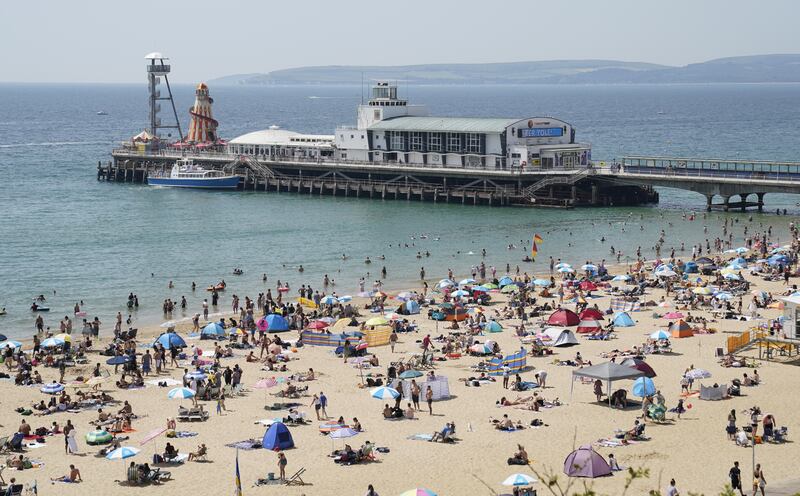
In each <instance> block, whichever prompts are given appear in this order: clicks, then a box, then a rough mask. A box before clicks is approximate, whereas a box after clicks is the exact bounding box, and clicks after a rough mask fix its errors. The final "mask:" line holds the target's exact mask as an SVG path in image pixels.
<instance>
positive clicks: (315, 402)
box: [308, 394, 322, 420]
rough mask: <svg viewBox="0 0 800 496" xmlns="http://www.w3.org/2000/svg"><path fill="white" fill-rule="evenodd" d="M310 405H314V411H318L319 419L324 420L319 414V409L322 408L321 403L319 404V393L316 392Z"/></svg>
mask: <svg viewBox="0 0 800 496" xmlns="http://www.w3.org/2000/svg"><path fill="white" fill-rule="evenodd" d="M308 406H313V407H314V413H316V414H317V420H322V419H321V418H320V416H319V409H320V405H319V396H317V395H316V394H315V395H314V397H313V398H312V399H311V404H310V405H308Z"/></svg>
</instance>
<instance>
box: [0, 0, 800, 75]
mask: <svg viewBox="0 0 800 496" xmlns="http://www.w3.org/2000/svg"><path fill="white" fill-rule="evenodd" d="M2 4H3V13H2V15H0V46H2V47H3V49H2V56H0V61H2V63H0V81H36V82H40V81H41V82H60V81H68V82H141V81H142V80H143V78H144V64H145V61H144V60H143V56H144V55H145V54H146V53H148V52H151V51H160V52H162V53H163V54H164V55H165V56H168V57H170V58H171V60H172V64H173V75H172V78H173V80H174V81H176V82H196V81H200V80H207V79H212V78H214V77H219V76H224V75H230V74H237V73H251V72H268V71H270V70H274V69H283V68H288V67H297V66H305V65H336V64H338V65H342V64H360V65H395V64H420V63H434V62H506V61H522V60H552V59H586V58H606V59H620V60H627V61H644V62H656V63H662V64H671V65H683V64H687V63H692V62H701V61H705V60H708V59H712V58H718V57H727V56H735V55H752V54H764V53H798V52H800V34H799V33H798V31H797V27H796V23H797V18H798V14H800V1H798V0H764V1H758V2H755V1H752V0H747V1H744V0H569V1H560V0H513V1H508V0H424V1H423V0H397V1H394V2H389V1H374V0H372V1H369V0H364V1H361V0H321V1H320V0H291V1H282V0H261V1H241V0H227V1H221V0H217V1H209V0H193V1H191V2H190V1H184V0H160V1H150V0H135V1H124V0H72V1H64V0H5V1H3V2H2Z"/></svg>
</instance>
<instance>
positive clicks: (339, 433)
mask: <svg viewBox="0 0 800 496" xmlns="http://www.w3.org/2000/svg"><path fill="white" fill-rule="evenodd" d="M357 435H358V431H356V430H353V429H351V428H350V427H344V428H342V429H336V430H335V431H333V432H331V433H330V434H328V437H330V438H331V439H346V438H348V437H353V436H357Z"/></svg>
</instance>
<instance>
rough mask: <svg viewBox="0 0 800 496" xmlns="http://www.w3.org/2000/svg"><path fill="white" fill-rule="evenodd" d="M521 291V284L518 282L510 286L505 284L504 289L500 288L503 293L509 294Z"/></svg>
mask: <svg viewBox="0 0 800 496" xmlns="http://www.w3.org/2000/svg"><path fill="white" fill-rule="evenodd" d="M517 291H519V286H517V285H516V284H509V285H508V286H503V289H501V290H500V292H501V293H505V294H509V293H516V292H517Z"/></svg>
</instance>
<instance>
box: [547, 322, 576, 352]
mask: <svg viewBox="0 0 800 496" xmlns="http://www.w3.org/2000/svg"><path fill="white" fill-rule="evenodd" d="M542 334H544V335H546V336H547V337H549V338H550V345H551V346H556V347H559V346H574V345H576V344H579V343H578V338H576V337H575V333H574V332H572V331H570V330H569V329H564V328H563V327H550V328H547V329H545V330H544V332H543V333H542Z"/></svg>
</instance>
